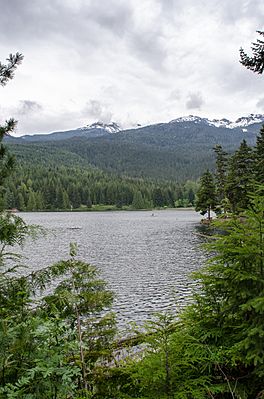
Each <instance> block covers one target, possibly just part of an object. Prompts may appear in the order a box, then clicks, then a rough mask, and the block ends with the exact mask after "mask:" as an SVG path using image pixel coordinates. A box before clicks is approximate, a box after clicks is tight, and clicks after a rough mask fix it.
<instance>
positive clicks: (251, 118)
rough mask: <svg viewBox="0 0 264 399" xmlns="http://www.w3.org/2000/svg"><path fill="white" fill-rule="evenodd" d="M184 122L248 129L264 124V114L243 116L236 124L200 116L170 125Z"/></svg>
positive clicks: (184, 118)
mask: <svg viewBox="0 0 264 399" xmlns="http://www.w3.org/2000/svg"><path fill="white" fill-rule="evenodd" d="M184 122H193V123H205V124H207V125H209V126H215V127H223V128H227V129H234V128H244V129H245V128H247V127H248V126H250V125H253V124H254V123H264V115H262V114H250V115H248V116H242V117H241V118H238V119H237V120H236V121H235V122H233V121H230V120H228V119H225V118H223V119H213V120H210V119H207V118H201V117H200V116H194V115H189V116H184V117H180V118H177V119H173V120H172V121H170V123H184Z"/></svg>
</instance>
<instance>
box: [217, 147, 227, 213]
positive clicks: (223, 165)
mask: <svg viewBox="0 0 264 399" xmlns="http://www.w3.org/2000/svg"><path fill="white" fill-rule="evenodd" d="M214 152H215V154H216V171H215V181H216V200H217V205H218V207H219V208H220V209H221V208H222V207H223V203H224V199H225V198H226V174H227V153H226V152H225V151H224V150H223V148H222V146H221V145H216V146H215V147H214ZM224 210H225V209H224Z"/></svg>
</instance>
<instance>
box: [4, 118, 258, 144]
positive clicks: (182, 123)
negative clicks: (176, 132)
mask: <svg viewBox="0 0 264 399" xmlns="http://www.w3.org/2000/svg"><path fill="white" fill-rule="evenodd" d="M263 123H264V115H261V114H250V115H248V116H243V117H241V118H238V119H237V120H236V121H235V122H232V121H230V120H228V119H212V120H210V119H207V118H201V117H199V116H194V115H189V116H185V117H180V118H177V119H173V120H171V121H170V122H168V123H158V124H153V125H149V126H143V127H142V126H140V125H139V126H138V127H137V128H135V129H127V130H123V129H122V128H121V127H120V126H119V125H118V124H117V123H115V122H111V123H109V124H106V123H103V122H100V121H98V122H95V123H92V124H91V125H87V126H84V127H80V128H77V129H72V130H66V131H59V132H53V133H49V134H33V135H25V136H21V137H19V138H14V137H11V138H9V139H8V140H9V141H10V140H12V141H14V140H16V141H17V140H19V141H20V140H23V141H25V142H29V141H30V142H31V141H35V142H36V141H55V140H56V141H57V140H67V139H71V138H73V137H86V138H94V137H101V136H108V135H110V134H115V133H120V132H121V133H130V132H131V131H133V132H134V133H135V134H136V132H137V131H139V132H145V131H147V132H150V131H151V130H153V131H157V130H161V131H162V132H163V133H164V134H166V133H167V132H171V130H172V129H177V128H180V129H181V128H182V127H184V128H188V129H190V128H191V129H194V130H196V129H197V128H198V127H199V128H200V127H204V128H207V127H216V128H219V129H229V130H230V129H231V130H234V129H239V131H243V132H253V133H254V132H256V130H257V131H258V130H259V129H260V127H261V125H262V124H263ZM220 131H221V132H222V130H220Z"/></svg>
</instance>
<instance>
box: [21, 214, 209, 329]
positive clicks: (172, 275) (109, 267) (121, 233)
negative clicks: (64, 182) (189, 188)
mask: <svg viewBox="0 0 264 399" xmlns="http://www.w3.org/2000/svg"><path fill="white" fill-rule="evenodd" d="M21 216H22V217H23V218H24V220H25V221H26V222H28V223H30V224H39V225H42V226H43V227H45V228H46V230H47V232H48V235H47V236H45V237H41V238H39V239H37V241H36V242H32V241H30V242H28V243H27V244H26V246H25V248H24V250H23V253H24V254H25V255H26V256H27V257H28V260H27V264H28V265H29V268H30V269H40V268H42V267H44V266H47V265H49V264H51V263H52V262H55V261H57V260H59V259H65V258H67V257H68V252H69V243H70V242H77V243H78V246H79V257H80V258H81V259H84V260H85V261H87V262H89V263H91V264H93V265H95V266H97V267H98V268H99V270H100V271H101V275H102V277H103V278H104V279H105V280H106V281H107V282H108V284H109V287H110V289H112V290H113V291H114V293H115V296H116V298H115V302H114V311H115V312H116V313H117V318H118V322H119V325H120V326H121V327H124V325H126V324H127V322H129V321H132V320H133V321H136V322H139V323H140V322H141V321H142V320H146V319H147V318H149V317H151V315H152V314H153V313H154V312H159V311H164V310H171V311H176V310H177V307H179V306H182V305H183V304H184V302H186V299H187V297H188V296H189V295H190V293H191V289H192V286H193V284H194V283H193V282H192V281H191V280H190V278H189V274H190V273H191V272H192V271H194V270H197V269H198V268H199V267H200V266H201V264H202V263H203V261H204V256H205V255H204V254H203V253H202V251H201V249H200V247H199V244H200V242H201V238H200V237H199V236H197V235H196V234H195V226H196V225H197V223H199V220H200V216H199V215H198V214H196V213H195V212H192V211H179V210H175V211H155V213H154V216H153V215H152V212H149V211H139V212H101V213H99V212H94V213H81V212H80V213H79V212H78V213H77V212H72V213H59V212H58V213H57V212H55V213H24V214H21Z"/></svg>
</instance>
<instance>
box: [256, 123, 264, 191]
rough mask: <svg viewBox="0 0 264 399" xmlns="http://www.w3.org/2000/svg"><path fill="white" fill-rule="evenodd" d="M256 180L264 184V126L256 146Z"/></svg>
mask: <svg viewBox="0 0 264 399" xmlns="http://www.w3.org/2000/svg"><path fill="white" fill-rule="evenodd" d="M255 180H256V181H257V182H259V183H262V184H263V183H264V126H262V128H261V130H260V132H259V135H258V136H257V142H256V146H255Z"/></svg>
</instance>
